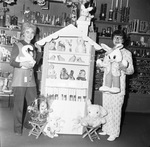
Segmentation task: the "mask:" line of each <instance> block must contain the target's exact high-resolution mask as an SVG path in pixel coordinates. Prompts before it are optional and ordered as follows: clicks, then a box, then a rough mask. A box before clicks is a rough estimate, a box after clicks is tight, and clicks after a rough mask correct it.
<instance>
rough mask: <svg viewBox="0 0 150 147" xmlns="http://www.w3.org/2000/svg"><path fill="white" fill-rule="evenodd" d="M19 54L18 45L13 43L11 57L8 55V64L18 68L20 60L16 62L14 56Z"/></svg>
mask: <svg viewBox="0 0 150 147" xmlns="http://www.w3.org/2000/svg"><path fill="white" fill-rule="evenodd" d="M18 54H19V48H18V46H17V45H16V44H15V43H14V45H13V48H12V51H11V57H10V65H11V66H13V67H16V68H20V67H21V66H20V62H16V61H15V60H16V57H17V56H18Z"/></svg>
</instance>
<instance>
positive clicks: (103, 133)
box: [99, 132, 107, 135]
mask: <svg viewBox="0 0 150 147" xmlns="http://www.w3.org/2000/svg"><path fill="white" fill-rule="evenodd" d="M99 135H107V133H106V132H99Z"/></svg>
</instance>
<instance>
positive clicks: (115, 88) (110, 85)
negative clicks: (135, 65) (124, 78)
mask: <svg viewBox="0 0 150 147" xmlns="http://www.w3.org/2000/svg"><path fill="white" fill-rule="evenodd" d="M101 46H102V48H103V49H104V50H106V60H105V61H102V60H101V59H98V60H97V65H99V66H100V67H104V72H106V73H107V74H106V77H105V79H104V82H103V86H102V87H100V88H99V90H100V91H103V92H111V93H119V92H120V75H121V71H120V70H119V62H122V64H123V65H124V66H125V67H127V66H128V62H127V61H126V60H123V58H122V54H121V51H120V49H122V48H123V45H122V44H119V45H117V46H116V47H114V48H113V49H112V48H110V47H108V46H107V45H105V44H101Z"/></svg>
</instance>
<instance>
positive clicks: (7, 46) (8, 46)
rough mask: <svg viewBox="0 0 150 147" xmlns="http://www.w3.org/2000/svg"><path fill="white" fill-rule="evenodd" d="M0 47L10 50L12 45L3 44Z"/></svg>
mask: <svg viewBox="0 0 150 147" xmlns="http://www.w3.org/2000/svg"><path fill="white" fill-rule="evenodd" d="M0 46H1V47H6V48H12V47H13V45H4V44H0Z"/></svg>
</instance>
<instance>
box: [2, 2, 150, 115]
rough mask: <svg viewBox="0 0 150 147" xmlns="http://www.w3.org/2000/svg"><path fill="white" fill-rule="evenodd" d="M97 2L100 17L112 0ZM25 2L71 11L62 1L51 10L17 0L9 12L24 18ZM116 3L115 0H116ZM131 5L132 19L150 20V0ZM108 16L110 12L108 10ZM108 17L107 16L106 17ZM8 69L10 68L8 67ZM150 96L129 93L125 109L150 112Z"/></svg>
mask: <svg viewBox="0 0 150 147" xmlns="http://www.w3.org/2000/svg"><path fill="white" fill-rule="evenodd" d="M96 3H97V11H96V14H95V18H97V19H99V14H100V6H101V3H107V11H108V10H109V9H110V6H111V0H96ZM24 4H25V8H27V7H30V10H32V11H39V12H40V13H42V14H50V15H56V16H57V15H61V14H62V12H66V13H68V14H69V13H70V8H68V7H67V6H66V5H64V4H62V3H55V2H50V4H49V10H42V9H41V7H40V6H38V5H34V4H32V3H31V1H30V0H17V5H14V6H8V8H9V9H10V11H9V12H8V14H10V15H15V16H17V17H18V19H19V21H21V20H22V18H23V13H22V10H23V5H24ZM114 4H115V0H114ZM123 5H126V0H123ZM129 6H130V20H132V19H140V20H143V21H144V20H145V21H149V22H150V15H149V14H150V9H149V8H150V1H149V0H142V1H141V0H129ZM0 7H2V3H0ZM107 17H108V12H107ZM106 19H107V18H106ZM6 70H8V69H6ZM93 101H94V103H96V104H101V103H102V99H101V93H100V92H94V95H93ZM149 106H150V97H149V95H146V96H144V97H143V96H141V95H138V94H136V95H132V94H127V96H126V100H125V106H124V110H125V111H127V112H142V113H143V112H144V113H149V112H150V107H149Z"/></svg>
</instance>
